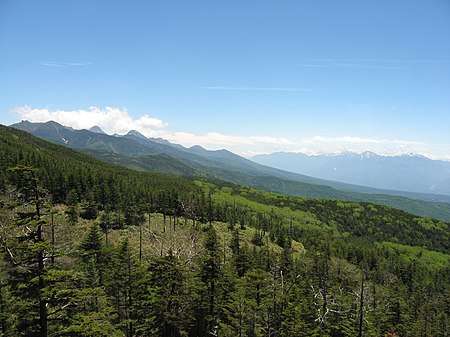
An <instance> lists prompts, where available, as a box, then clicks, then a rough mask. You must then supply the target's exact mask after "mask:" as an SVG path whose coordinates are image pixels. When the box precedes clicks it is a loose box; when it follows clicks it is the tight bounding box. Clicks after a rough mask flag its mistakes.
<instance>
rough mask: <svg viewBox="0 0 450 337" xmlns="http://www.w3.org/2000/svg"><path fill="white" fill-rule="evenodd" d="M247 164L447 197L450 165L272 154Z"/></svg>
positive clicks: (416, 159) (403, 158) (411, 158)
mask: <svg viewBox="0 0 450 337" xmlns="http://www.w3.org/2000/svg"><path fill="white" fill-rule="evenodd" d="M251 160H253V161H254V162H256V163H259V164H263V165H268V166H271V167H276V168H278V169H281V170H286V171H291V172H295V173H299V174H305V175H309V176H313V177H316V178H320V179H327V180H334V181H339V182H343V183H348V184H356V185H363V186H369V187H374V188H380V189H390V190H400V191H410V192H419V193H436V194H447V195H450V162H447V161H440V160H431V159H429V158H427V157H424V156H421V155H414V154H411V155H399V156H382V155H378V154H376V153H373V152H364V153H360V154H358V153H353V152H345V153H340V154H321V155H306V154H303V153H293V152H276V153H272V154H264V155H257V156H254V157H252V158H251Z"/></svg>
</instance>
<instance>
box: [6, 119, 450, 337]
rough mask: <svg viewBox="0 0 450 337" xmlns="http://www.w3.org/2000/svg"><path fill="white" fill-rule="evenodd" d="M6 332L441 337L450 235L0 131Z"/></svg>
mask: <svg viewBox="0 0 450 337" xmlns="http://www.w3.org/2000/svg"><path fill="white" fill-rule="evenodd" d="M0 158H1V169H0V190H1V200H0V206H1V208H0V224H1V228H0V235H1V249H2V256H1V259H0V263H1V268H0V270H1V272H0V283H1V294H0V336H17V335H26V336H447V335H448V334H449V319H450V318H449V310H448V308H449V305H450V303H449V298H450V287H449V284H450V282H449V281H450V280H449V275H450V268H449V267H450V255H449V248H450V247H449V244H450V228H449V224H448V223H446V222H444V221H438V220H434V219H429V218H421V217H418V216H416V215H412V214H410V213H406V212H404V211H400V210H397V209H393V208H389V207H386V206H380V205H375V204H371V203H356V202H348V201H339V200H329V199H310V198H294V197H288V196H284V195H279V194H272V193H269V192H263V191H259V190H256V189H252V188H249V187H245V186H239V185H235V184H231V183H227V182H223V181H220V180H206V179H200V178H195V177H190V178H187V177H181V176H176V175H170V174H162V173H149V172H138V171H133V170H130V169H125V168H122V167H118V166H115V165H111V164H106V163H104V162H101V161H98V160H96V159H93V158H91V157H89V156H86V155H84V154H81V153H79V152H76V151H73V150H71V149H67V148H65V147H62V146H58V145H55V144H51V143H48V142H46V141H43V140H41V139H38V138H36V137H34V136H32V135H30V134H28V133H25V132H22V131H18V130H14V129H10V128H7V127H3V126H0Z"/></svg>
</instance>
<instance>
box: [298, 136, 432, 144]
mask: <svg viewBox="0 0 450 337" xmlns="http://www.w3.org/2000/svg"><path fill="white" fill-rule="evenodd" d="M303 143H305V144H315V143H335V144H343V143H344V144H345V143H350V144H385V145H387V144H393V145H424V143H423V142H418V141H410V140H399V139H381V138H364V137H353V136H341V137H324V136H313V137H311V138H306V139H304V140H303Z"/></svg>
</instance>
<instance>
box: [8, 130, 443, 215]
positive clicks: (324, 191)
mask: <svg viewBox="0 0 450 337" xmlns="http://www.w3.org/2000/svg"><path fill="white" fill-rule="evenodd" d="M12 127H14V128H18V129H24V130H30V131H31V132H32V133H33V134H34V135H36V136H38V137H41V138H43V139H47V140H50V141H53V142H56V143H59V144H62V145H65V146H69V147H72V148H75V149H80V150H83V151H88V153H89V154H91V155H94V156H96V157H97V158H99V159H102V160H105V161H108V162H112V163H116V164H120V165H123V166H126V167H129V168H133V169H139V170H152V171H159V172H171V173H178V174H185V175H196V176H202V177H208V178H213V179H221V180H227V181H230V182H234V183H238V184H243V185H247V186H251V187H255V188H258V189H264V190H267V191H270V192H275V193H283V194H287V195H291V196H305V197H312V198H335V199H343V200H349V201H367V202H372V201H373V202H377V203H380V204H383V205H387V206H391V207H396V208H400V209H403V210H406V211H409V212H413V213H415V214H418V215H422V216H427V217H434V218H439V219H446V220H450V204H448V203H446V202H450V196H437V195H427V194H416V193H407V192H398V191H388V190H377V189H373V188H367V187H363V186H357V185H349V184H343V183H338V182H332V181H327V180H321V179H316V178H312V177H308V176H305V175H299V174H295V173H291V172H287V171H283V170H279V169H275V168H271V167H268V166H264V165H260V164H257V163H255V162H252V161H250V160H248V159H245V158H242V157H240V156H238V155H235V154H233V153H231V152H229V151H226V150H220V151H208V150H205V149H203V148H201V147H200V146H194V147H192V148H190V149H187V148H184V147H182V146H180V145H174V144H171V143H169V142H162V141H155V140H153V139H149V138H146V137H144V136H142V135H140V134H138V133H136V132H130V133H128V134H127V135H125V136H108V135H105V134H98V133H93V132H90V131H87V130H74V129H72V128H67V127H64V126H62V125H59V124H57V123H55V122H47V123H29V122H21V123H18V124H14V125H12ZM161 154H164V155H167V156H168V157H167V156H166V157H164V161H165V165H161V159H162V158H161V157H160V156H156V155H161ZM149 155H152V156H149ZM166 164H167V166H166ZM389 194H391V195H399V196H395V197H392V196H389ZM404 197H407V198H404ZM411 199H422V200H432V201H440V203H436V202H432V203H431V202H424V201H419V200H411Z"/></svg>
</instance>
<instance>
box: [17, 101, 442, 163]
mask: <svg viewBox="0 0 450 337" xmlns="http://www.w3.org/2000/svg"><path fill="white" fill-rule="evenodd" d="M13 112H15V113H17V114H18V115H19V116H20V118H21V119H26V120H29V121H31V122H46V121H49V120H53V121H55V122H58V123H60V124H62V125H66V126H70V127H72V128H74V129H89V128H91V127H92V126H94V125H97V126H99V127H100V128H102V129H103V130H104V131H105V132H107V133H109V134H113V133H117V134H125V133H127V132H128V131H130V130H137V131H139V132H140V133H142V134H143V135H145V136H147V137H161V138H164V139H167V140H169V141H170V142H173V143H176V144H181V145H184V146H187V147H190V146H193V145H201V146H203V147H205V148H207V149H210V150H219V149H223V148H226V149H228V150H230V151H232V152H234V153H237V154H240V155H243V156H245V157H251V156H252V155H255V154H259V153H272V152H277V151H290V152H302V153H306V154H320V153H340V152H344V151H351V152H356V153H361V152H364V151H372V152H375V153H378V154H384V155H398V154H406V153H421V154H423V155H426V156H427V157H430V158H434V159H444V160H449V159H450V157H449V155H448V153H450V147H449V145H448V144H440V145H439V144H427V143H424V142H420V141H416V140H401V139H382V138H373V137H372V138H370V137H358V136H324V135H316V136H312V137H307V138H304V139H288V138H284V137H270V136H242V135H230V134H223V133H219V132H207V133H205V134H200V135H199V134H193V133H190V132H187V131H185V130H175V131H173V130H169V129H168V128H167V127H168V123H166V122H164V121H163V120H161V119H159V118H156V117H151V116H150V115H147V114H145V115H142V116H140V117H138V118H133V117H132V116H130V114H129V113H128V111H127V110H126V109H119V108H114V107H104V108H99V107H90V108H89V109H78V110H69V111H68V110H58V109H56V110H49V109H48V108H32V107H29V106H20V107H16V108H15V109H14V110H13Z"/></svg>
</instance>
